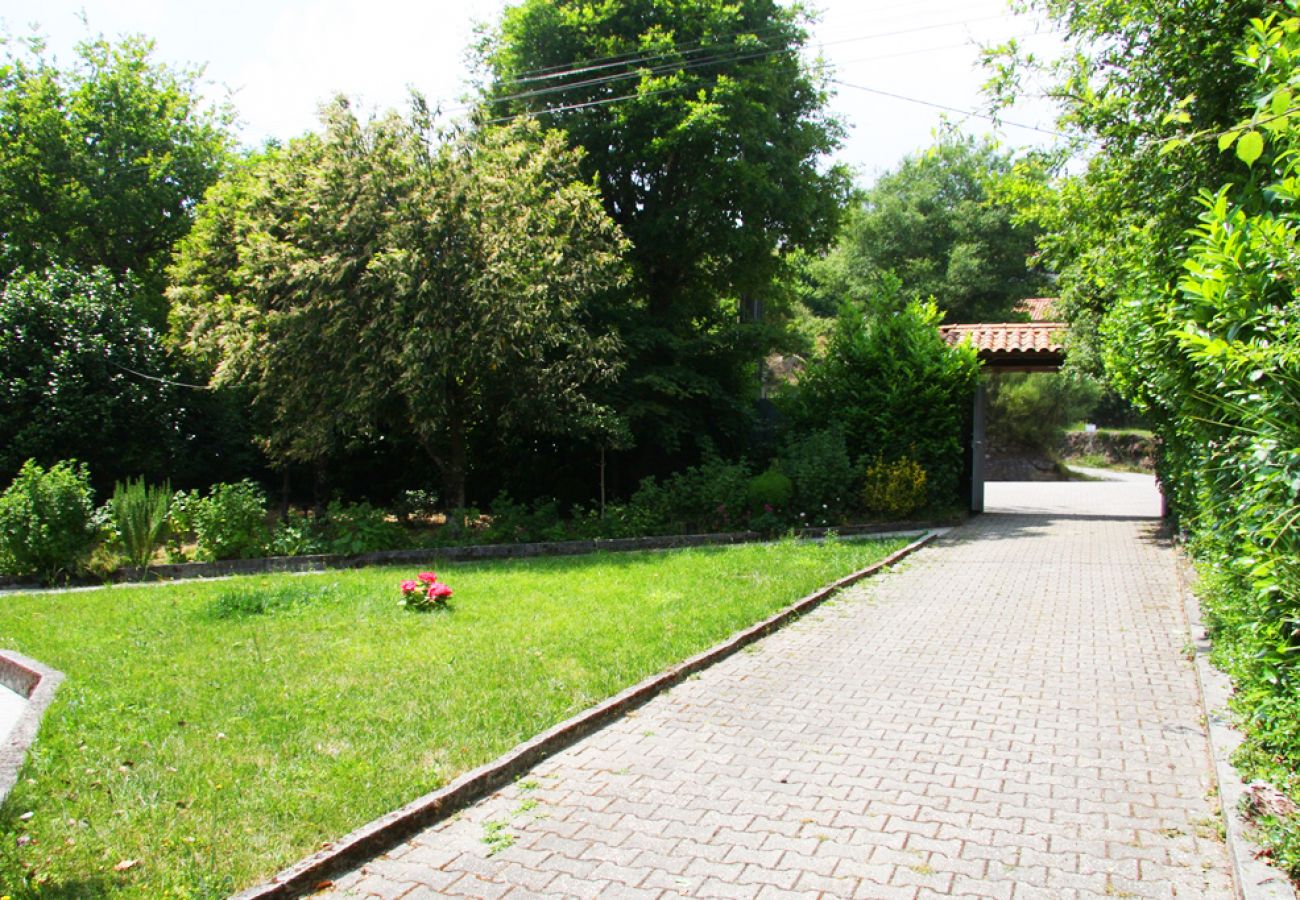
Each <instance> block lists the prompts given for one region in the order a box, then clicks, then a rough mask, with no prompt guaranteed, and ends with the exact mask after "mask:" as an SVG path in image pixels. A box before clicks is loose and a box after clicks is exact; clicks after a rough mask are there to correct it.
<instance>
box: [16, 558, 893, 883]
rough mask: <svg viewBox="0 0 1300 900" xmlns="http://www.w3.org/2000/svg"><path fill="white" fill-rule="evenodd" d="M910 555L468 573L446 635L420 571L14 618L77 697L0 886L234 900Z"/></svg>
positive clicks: (31, 609)
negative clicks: (735, 638) (839, 581)
mask: <svg viewBox="0 0 1300 900" xmlns="http://www.w3.org/2000/svg"><path fill="white" fill-rule="evenodd" d="M903 543H905V541H903V540H899V539H894V540H888V541H844V540H833V541H827V542H820V543H813V542H806V541H781V542H776V543H767V544H747V545H743V546H732V547H709V548H694V549H687V550H680V551H670V552H663V553H620V554H604V553H599V554H593V555H588V556H583V557H564V558H547V557H543V558H537V559H530V560H506V561H498V562H493V563H491V564H487V563H484V562H459V563H450V564H448V565H444V566H440V567H439V572H440V574H441V577H442V579H443V580H444V581H445V582H447V583H449V584H451V585H452V587H453V588H454V589H455V591H456V593H455V596H454V598H453V600H452V605H451V608H450V609H447V610H439V611H434V612H431V613H415V612H411V611H408V610H406V609H403V608H401V607H399V606H398V599H399V593H398V582H399V581H400V579H401V578H402V577H409V575H411V574H412V571H411V569H409V568H408V569H395V568H387V569H385V568H371V569H365V570H359V571H338V572H330V573H325V574H313V575H303V576H289V575H271V576H261V577H244V578H233V579H230V580H225V581H216V582H213V581H210V582H201V581H191V582H183V583H178V584H175V585H166V586H160V587H150V588H142V587H116V588H113V589H111V590H108V591H95V592H79V593H65V594H57V595H48V594H46V595H13V596H10V597H7V598H6V599H5V602H4V604H3V607H0V644H3V645H4V646H11V647H15V648H17V649H19V650H20V651H21V652H23V653H26V654H29V655H32V656H35V657H37V658H40V659H41V660H43V661H46V662H48V663H49V664H51V665H54V666H56V667H58V668H59V669H61V670H63V671H64V672H65V673H66V674H67V679H68V680H67V681H66V682H65V683H64V685H63V686H62V688H61V689H60V692H59V694H58V697H57V699H56V701H55V703H54V705H53V706H52V707H51V708H50V711H49V713H48V715H47V717H46V720H45V724H44V727H43V730H42V732H41V736H40V739H39V741H38V743H37V745H36V747H35V748H34V751H33V753H32V754H31V756H30V757H29V759H28V761H27V764H26V766H25V767H24V769H23V772H22V778H21V780H20V782H19V784H18V785H17V786H16V787H15V788H14V791H13V793H12V794H11V795H10V797H9V800H8V802H7V803H6V804H5V805H4V806H3V807H0V831H2V832H4V833H3V834H0V883H3V884H4V885H5V886H6V890H7V891H8V892H9V893H11V894H12V895H13V896H15V897H24V896H28V895H36V894H41V895H46V894H58V895H64V894H66V895H75V896H96V895H101V894H108V893H113V894H116V895H122V896H131V897H157V896H166V895H183V896H195V897H206V896H214V897H215V896H224V895H225V894H228V893H229V892H230V891H232V890H235V889H238V888H240V887H242V886H244V885H247V884H250V883H252V882H254V881H256V880H257V879H259V878H262V877H265V876H267V875H269V874H270V873H272V872H273V871H275V870H276V869H278V868H280V867H281V866H283V865H285V864H287V863H289V862H291V861H293V860H295V859H298V858H300V857H302V856H303V855H305V854H307V853H309V852H311V851H313V850H315V849H317V848H319V846H320V845H321V843H322V842H323V841H328V840H331V839H334V838H336V837H338V836H340V835H342V834H345V833H347V832H348V831H349V830H351V829H352V828H354V827H356V826H358V825H360V824H361V823H364V822H367V821H369V820H371V819H373V818H375V817H376V816H378V815H381V814H383V813H386V812H388V811H389V810H391V809H394V808H397V807H398V806H401V805H402V804H403V803H405V802H407V801H409V800H411V799H412V798H413V797H416V796H419V795H421V794H423V793H426V792H428V791H430V790H434V789H436V788H438V787H439V786H441V785H444V784H446V783H448V782H449V781H450V780H452V779H454V778H455V777H456V776H457V775H459V774H460V773H462V772H465V771H467V770H469V769H471V768H474V767H475V766H477V765H480V764H482V763H484V762H486V761H487V760H490V759H493V758H495V757H496V756H498V755H499V754H501V753H502V752H504V751H505V750H507V749H509V748H510V747H513V746H514V745H516V744H518V743H520V742H521V741H524V740H526V739H528V738H530V737H531V736H533V735H535V734H537V733H539V732H541V731H544V730H545V729H547V728H549V727H550V726H552V725H554V724H555V723H557V722H559V721H561V720H563V719H565V718H566V717H568V716H570V715H572V714H574V713H575V712H578V711H580V710H582V709H585V708H587V707H589V706H591V705H593V704H594V703H597V702H599V701H601V700H603V699H604V698H606V697H609V696H612V695H614V694H616V693H618V692H619V691H620V690H622V689H624V688H625V687H627V686H628V685H630V684H634V683H636V682H637V681H639V680H641V679H642V678H645V677H646V676H648V675H650V674H653V673H655V672H658V671H660V670H662V669H664V668H666V667H667V666H670V665H672V664H674V663H677V662H679V661H681V660H683V659H685V658H687V657H689V656H691V655H692V654H694V653H697V652H699V651H700V650H703V649H704V648H706V647H709V646H711V645H712V644H714V643H716V642H717V641H719V640H721V639H722V638H725V637H726V636H727V635H729V634H731V633H733V632H735V631H736V630H738V629H740V628H743V627H746V626H748V625H750V624H752V623H754V622H756V621H759V620H761V619H763V618H764V617H766V616H768V615H770V614H772V613H773V612H775V611H776V610H778V609H780V608H782V607H784V606H785V605H787V604H788V603H790V602H791V601H793V600H795V599H796V598H798V597H800V596H802V595H804V594H806V593H808V592H809V591H811V590H812V589H814V588H816V587H818V586H820V585H822V584H825V583H826V582H829V581H831V580H833V579H835V578H836V577H838V576H840V575H843V574H845V573H846V572H849V571H852V570H854V569H858V568H861V567H863V566H865V565H869V564H870V563H872V562H874V561H875V560H878V559H880V558H882V557H884V556H885V555H886V554H888V553H889V552H891V551H892V550H894V549H897V548H898V547H900V546H902V544H903ZM27 813H31V815H30V816H27V815H26V814H27Z"/></svg>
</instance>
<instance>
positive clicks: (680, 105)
mask: <svg viewBox="0 0 1300 900" xmlns="http://www.w3.org/2000/svg"><path fill="white" fill-rule="evenodd" d="M803 25H804V19H803V16H802V13H801V12H799V11H798V10H797V9H790V8H784V7H781V6H778V5H777V3H776V2H774V0H747V2H744V3H732V2H727V0H685V2H672V3H669V2H666V0H628V2H622V3H606V4H591V3H586V2H578V0H559V2H555V0H525V2H523V3H520V4H519V5H518V6H514V7H511V8H510V9H508V10H507V11H506V13H505V16H504V18H503V20H502V22H501V25H500V27H499V29H498V30H497V31H496V32H495V33H493V34H491V35H489V36H488V37H487V38H486V39H485V40H484V42H483V44H482V46H481V47H480V56H481V59H482V61H483V64H484V66H485V68H486V70H487V75H488V80H489V84H488V85H487V87H486V90H485V102H486V109H487V111H488V112H487V113H486V114H487V115H488V116H489V117H512V116H518V115H525V114H535V115H538V116H540V118H541V120H542V121H543V122H545V123H546V124H547V125H548V126H550V127H556V128H562V129H564V130H565V131H566V132H567V133H568V135H569V137H570V139H571V140H572V141H573V142H574V143H575V144H577V145H578V146H580V147H582V148H584V149H585V150H586V154H585V156H584V157H583V158H582V167H583V172H584V173H585V174H586V175H587V176H588V177H594V178H596V179H597V183H598V185H599V187H600V192H601V196H602V198H603V200H604V204H605V208H606V210H607V211H608V213H609V214H610V216H611V217H612V218H613V219H614V221H615V222H617V223H618V224H619V226H620V227H621V228H622V230H623V232H624V234H626V235H627V237H628V239H629V240H630V242H631V245H632V252H631V268H632V281H631V283H630V285H629V289H628V291H627V292H626V294H625V295H624V296H623V297H622V298H620V302H619V303H618V304H617V305H615V306H613V307H611V308H609V309H608V310H607V311H606V321H609V322H611V323H612V324H614V325H615V326H616V327H617V328H618V329H619V332H620V334H621V335H622V337H623V340H624V343H625V344H626V346H627V348H628V354H629V364H628V368H627V371H626V374H625V375H624V377H623V378H622V380H621V382H620V384H619V385H618V387H617V389H616V390H615V391H614V392H612V394H611V397H612V398H613V399H614V402H615V403H616V405H617V406H618V408H619V409H620V410H622V411H624V412H626V413H627V414H628V416H629V417H630V419H631V421H632V425H633V429H634V432H635V436H636V438H637V439H638V441H639V442H640V444H641V445H642V448H643V450H650V451H653V452H655V453H657V454H662V453H663V452H664V451H668V452H672V451H675V450H678V449H679V448H682V447H683V445H684V444H685V445H686V446H689V442H690V440H691V439H692V438H694V439H695V440H696V441H697V444H698V443H699V441H700V438H702V437H708V436H712V437H714V438H723V439H727V438H731V439H734V438H736V437H738V436H740V435H742V434H745V433H746V431H747V426H748V423H749V408H750V401H751V400H752V399H753V397H754V396H755V395H756V391H757V378H756V374H755V369H756V365H757V362H758V360H759V359H760V358H761V356H762V355H763V354H764V352H765V351H766V350H767V349H768V347H769V346H770V345H771V343H772V341H773V340H774V330H773V329H772V328H771V327H770V326H765V325H764V324H763V322H762V319H763V316H760V315H756V314H755V311H756V310H757V309H758V308H760V307H761V306H762V304H764V303H767V304H769V305H771V304H775V303H776V302H777V301H778V300H779V297H780V294H779V293H778V292H774V291H773V283H774V281H775V280H776V276H777V275H778V273H779V272H780V270H781V268H782V266H783V264H784V257H785V256H786V254H788V253H789V252H790V251H792V250H793V249H795V248H797V247H801V246H813V247H818V246H821V245H823V244H824V243H825V242H826V241H827V240H829V238H830V237H831V235H832V234H833V229H834V224H835V220H836V214H837V210H838V207H839V203H840V200H841V198H842V197H843V195H844V193H845V190H846V187H847V178H846V177H845V176H844V174H843V173H842V172H841V171H840V170H838V169H832V170H830V171H825V170H823V169H822V168H820V167H819V161H820V160H821V158H822V157H823V156H824V155H825V154H826V153H828V152H829V151H831V150H832V149H833V148H834V147H835V146H836V145H837V143H838V140H839V136H840V127H839V125H838V124H837V123H836V122H835V121H834V120H832V119H831V118H830V117H829V116H828V115H827V114H826V113H825V111H824V105H825V101H826V93H825V90H824V89H823V83H822V82H821V81H820V80H819V78H818V77H817V76H816V75H815V74H814V73H813V72H811V71H809V69H808V68H807V67H805V65H804V64H803V63H802V61H801V59H800V51H801V49H802V48H803V46H804V44H805V41H806V37H807V36H806V33H805V31H804V27H803Z"/></svg>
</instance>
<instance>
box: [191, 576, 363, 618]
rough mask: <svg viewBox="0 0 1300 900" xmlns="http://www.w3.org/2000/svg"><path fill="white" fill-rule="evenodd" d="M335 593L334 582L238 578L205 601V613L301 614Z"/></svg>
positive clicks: (238, 615)
mask: <svg viewBox="0 0 1300 900" xmlns="http://www.w3.org/2000/svg"><path fill="white" fill-rule="evenodd" d="M337 593H338V585H337V584H320V583H317V582H306V583H299V584H285V583H276V584H270V585H268V584H266V583H265V582H262V583H259V582H242V583H240V584H237V585H235V586H234V587H230V588H226V589H225V590H223V591H221V593H219V594H217V595H216V596H215V597H213V598H212V600H211V601H210V602H209V603H208V606H207V614H208V615H209V616H210V617H211V618H213V619H246V618H248V617H250V616H266V615H273V614H277V613H278V614H281V615H283V614H286V613H299V614H301V613H304V612H309V611H310V610H311V609H312V608H313V607H315V606H318V605H320V604H322V603H325V602H327V601H329V600H331V599H333V598H334V596H335V595H336V594H337Z"/></svg>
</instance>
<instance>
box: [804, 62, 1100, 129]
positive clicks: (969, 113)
mask: <svg viewBox="0 0 1300 900" xmlns="http://www.w3.org/2000/svg"><path fill="white" fill-rule="evenodd" d="M829 80H830V82H831V83H832V84H838V85H840V86H841V87H846V88H853V89H854V90H858V91H866V92H867V93H868V94H878V95H880V96H881V97H889V98H891V99H893V100H902V101H903V102H905V103H915V104H918V105H919V106H928V107H930V108H931V109H940V110H943V111H944V112H950V113H957V114H958V115H962V116H970V117H972V118H975V119H984V120H986V121H989V122H993V123H994V124H995V125H1009V126H1011V127H1012V128H1023V129H1025V130H1026V131H1037V132H1039V133H1040V134H1050V135H1051V136H1053V137H1059V138H1065V139H1066V140H1071V141H1078V140H1088V139H1087V138H1084V137H1082V136H1080V135H1071V134H1066V133H1065V132H1063V131H1053V130H1052V129H1050V128H1040V127H1039V126H1037V125H1025V124H1023V123H1021V122H1011V121H1008V120H1007V119H1002V118H999V117H997V116H991V115H989V114H987V113H981V112H976V111H975V110H973V109H960V108H958V107H956V106H947V105H945V104H943V103H935V102H933V101H930V100H922V99H920V98H919V97H908V96H905V95H903V94H895V93H894V92H892V91H882V90H880V89H879V88H873V87H867V86H866V85H864V84H851V83H850V82H847V81H841V80H840V79H838V78H831V79H829ZM1089 143H1094V142H1093V141H1089Z"/></svg>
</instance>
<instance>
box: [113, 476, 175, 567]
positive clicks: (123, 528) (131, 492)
mask: <svg viewBox="0 0 1300 900" xmlns="http://www.w3.org/2000/svg"><path fill="white" fill-rule="evenodd" d="M171 501H172V489H171V485H170V484H167V483H166V482H164V483H163V485H162V487H149V486H148V485H147V484H145V483H144V478H137V479H134V480H132V479H130V478H128V479H127V480H126V481H125V482H120V481H119V482H118V483H117V485H116V486H115V487H114V489H113V499H112V500H111V501H109V512H110V515H111V517H112V521H113V525H114V528H115V531H116V535H115V537H116V543H117V545H118V546H119V547H120V548H121V550H122V553H123V555H124V556H125V557H126V559H127V562H129V563H130V564H131V565H133V566H139V567H141V568H143V567H145V566H148V565H149V562H150V560H152V559H153V555H154V552H155V551H157V550H158V548H159V547H161V546H162V545H163V542H164V541H165V540H166V539H167V525H168V520H169V513H170V510H171Z"/></svg>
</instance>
